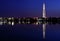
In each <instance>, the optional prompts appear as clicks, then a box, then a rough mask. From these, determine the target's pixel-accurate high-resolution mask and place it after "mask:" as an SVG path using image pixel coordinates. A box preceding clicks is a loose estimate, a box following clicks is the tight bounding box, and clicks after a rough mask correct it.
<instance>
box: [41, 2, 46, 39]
mask: <svg viewBox="0 0 60 41" xmlns="http://www.w3.org/2000/svg"><path fill="white" fill-rule="evenodd" d="M42 14H43V15H42V17H43V18H46V11H45V3H43V13H42ZM45 29H46V23H45V24H43V39H45Z"/></svg>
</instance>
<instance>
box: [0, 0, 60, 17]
mask: <svg viewBox="0 0 60 41" xmlns="http://www.w3.org/2000/svg"><path fill="white" fill-rule="evenodd" d="M44 1H45V3H46V13H47V16H48V17H50V16H55V17H59V16H60V0H44ZM42 4H43V0H0V17H11V16H14V17H41V16H42Z"/></svg>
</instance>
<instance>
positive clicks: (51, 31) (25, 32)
mask: <svg viewBox="0 0 60 41" xmlns="http://www.w3.org/2000/svg"><path fill="white" fill-rule="evenodd" d="M0 39H1V40H20V41H21V40H24V41H25V40H26V41H31V40H33V41H40V40H43V28H42V24H40V25H28V24H26V25H25V24H24V25H22V24H21V25H14V26H9V25H6V26H5V25H4V26H0ZM45 40H46V41H57V40H60V24H56V25H53V24H52V25H49V24H47V25H46V37H45Z"/></svg>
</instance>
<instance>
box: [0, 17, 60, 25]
mask: <svg viewBox="0 0 60 41" xmlns="http://www.w3.org/2000/svg"><path fill="white" fill-rule="evenodd" d="M59 21H60V18H53V17H52V18H42V17H40V18H39V17H37V18H36V17H34V18H30V17H26V18H25V17H23V18H19V17H17V18H14V17H7V18H6V17H0V25H3V24H8V25H14V24H36V25H38V24H42V23H48V22H50V23H52V22H53V23H56V22H58V23H59Z"/></svg>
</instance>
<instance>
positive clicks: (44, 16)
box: [42, 3, 46, 18]
mask: <svg viewBox="0 0 60 41" xmlns="http://www.w3.org/2000/svg"><path fill="white" fill-rule="evenodd" d="M42 17H43V18H46V11H45V3H43V15H42Z"/></svg>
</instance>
